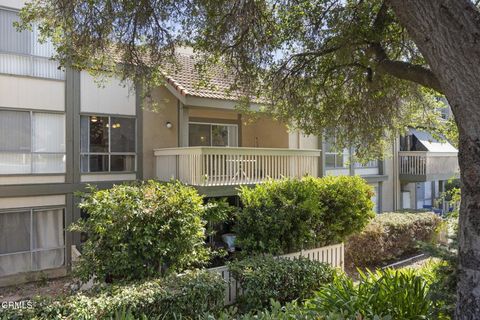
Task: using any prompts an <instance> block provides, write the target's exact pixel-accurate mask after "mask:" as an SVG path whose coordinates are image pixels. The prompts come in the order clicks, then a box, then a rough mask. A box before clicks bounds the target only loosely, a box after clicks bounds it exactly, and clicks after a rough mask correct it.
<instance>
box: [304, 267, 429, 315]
mask: <svg viewBox="0 0 480 320" xmlns="http://www.w3.org/2000/svg"><path fill="white" fill-rule="evenodd" d="M428 294H429V288H428V284H427V282H426V281H425V280H424V279H423V278H422V277H420V276H418V275H416V274H415V273H414V272H413V271H412V270H401V271H400V270H389V269H387V270H384V271H376V272H368V273H367V274H363V273H362V274H361V279H360V281H359V283H358V284H355V283H354V282H353V280H352V279H350V278H348V277H346V276H343V275H342V276H339V277H336V278H335V280H334V281H333V283H331V284H329V285H327V286H325V287H324V288H323V289H321V290H320V291H319V292H318V293H317V294H316V295H315V297H314V298H312V299H310V300H308V301H307V302H306V304H305V308H307V309H310V310H315V311H317V312H318V313H319V314H325V315H328V314H338V315H341V316H342V317H341V318H340V319H375V316H377V317H380V319H382V317H389V318H388V319H409V320H414V319H432V315H433V304H432V302H431V301H430V300H428ZM377 319H378V318H377ZM385 319H387V318H385Z"/></svg>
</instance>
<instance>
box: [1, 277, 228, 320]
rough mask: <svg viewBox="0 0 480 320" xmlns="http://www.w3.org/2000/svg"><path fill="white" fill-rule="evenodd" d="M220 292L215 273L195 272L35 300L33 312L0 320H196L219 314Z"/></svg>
mask: <svg viewBox="0 0 480 320" xmlns="http://www.w3.org/2000/svg"><path fill="white" fill-rule="evenodd" d="M224 291H225V283H224V281H223V280H222V279H221V278H220V277H219V276H218V275H217V274H214V273H211V272H205V271H204V272H199V271H196V272H189V273H186V274H184V275H170V276H168V277H166V278H160V279H155V280H149V281H144V282H134V283H130V284H122V285H107V286H105V287H103V288H101V289H96V291H92V292H89V293H78V294H75V295H72V296H68V297H66V298H63V299H60V300H55V301H51V300H50V301H49V300H42V301H37V303H36V304H35V307H34V308H33V309H4V310H3V311H1V310H0V319H2V316H5V317H6V318H7V319H11V320H15V319H18V320H23V319H25V320H26V319H36V320H55V319H75V320H98V319H100V320H103V319H122V318H129V319H138V318H140V319H141V318H143V317H146V318H147V319H156V318H158V319H175V318H182V319H196V318H197V316H198V315H200V314H202V313H206V312H211V313H213V314H215V313H216V312H219V310H220V309H221V308H222V307H223V301H224ZM126 310H127V311H126ZM2 312H3V314H2ZM122 314H123V315H124V316H122Z"/></svg>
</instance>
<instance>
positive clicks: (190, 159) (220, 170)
mask: <svg viewBox="0 0 480 320" xmlns="http://www.w3.org/2000/svg"><path fill="white" fill-rule="evenodd" d="M154 154H155V158H156V177H157V179H159V180H161V181H168V180H170V179H172V178H173V179H178V180H180V181H182V182H183V183H186V184H189V185H192V186H199V187H211V186H238V185H248V184H256V183H261V182H264V181H266V180H268V179H281V178H282V177H296V178H300V177H302V176H304V175H307V174H308V175H311V176H318V165H319V158H320V150H298V149H277V148H233V147H185V148H168V149H157V150H154Z"/></svg>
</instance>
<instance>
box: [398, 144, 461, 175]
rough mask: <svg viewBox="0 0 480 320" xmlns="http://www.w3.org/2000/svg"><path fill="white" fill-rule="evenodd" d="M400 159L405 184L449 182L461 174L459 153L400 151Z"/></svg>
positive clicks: (400, 169) (401, 173)
mask: <svg viewBox="0 0 480 320" xmlns="http://www.w3.org/2000/svg"><path fill="white" fill-rule="evenodd" d="M398 158H399V175H400V180H402V181H405V182H422V181H432V180H448V179H450V178H452V177H457V176H458V173H459V167H458V159H457V152H429V151H400V152H399V153H398Z"/></svg>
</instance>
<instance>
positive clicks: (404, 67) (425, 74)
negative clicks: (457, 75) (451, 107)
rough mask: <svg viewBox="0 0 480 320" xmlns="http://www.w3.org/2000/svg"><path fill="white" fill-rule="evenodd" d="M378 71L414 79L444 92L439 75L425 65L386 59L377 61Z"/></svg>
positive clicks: (400, 77)
mask: <svg viewBox="0 0 480 320" xmlns="http://www.w3.org/2000/svg"><path fill="white" fill-rule="evenodd" d="M377 72H380V73H387V74H389V75H391V76H394V77H396V78H399V79H402V80H408V81H412V82H415V83H418V84H420V85H422V86H425V87H428V88H430V89H433V90H435V91H438V92H440V93H443V89H442V87H441V85H440V82H439V81H438V79H437V77H436V76H435V75H434V74H433V72H432V71H431V70H430V69H427V68H425V67H423V66H419V65H415V64H411V63H408V62H403V61H394V60H388V59H385V60H381V61H379V62H378V63H377Z"/></svg>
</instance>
